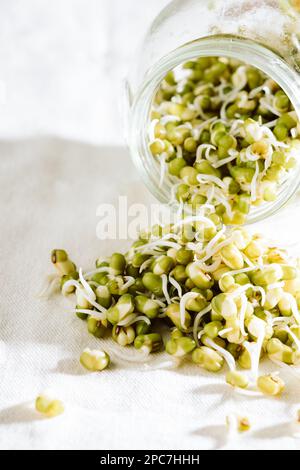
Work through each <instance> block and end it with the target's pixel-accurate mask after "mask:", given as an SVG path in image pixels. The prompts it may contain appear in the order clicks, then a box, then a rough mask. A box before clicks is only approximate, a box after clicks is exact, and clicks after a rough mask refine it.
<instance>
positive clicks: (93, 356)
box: [80, 348, 110, 372]
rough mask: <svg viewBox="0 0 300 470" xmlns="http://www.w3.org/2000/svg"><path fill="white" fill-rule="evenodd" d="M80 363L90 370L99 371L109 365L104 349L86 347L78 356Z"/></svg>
mask: <svg viewBox="0 0 300 470" xmlns="http://www.w3.org/2000/svg"><path fill="white" fill-rule="evenodd" d="M80 363H81V365H82V366H83V367H84V368H85V369H87V370H89V371H91V372H100V371H102V370H104V369H106V368H107V367H108V366H109V363H110V358H109V355H108V354H107V353H106V352H104V351H101V350H91V349H89V348H86V349H85V350H84V351H83V353H82V354H81V356H80Z"/></svg>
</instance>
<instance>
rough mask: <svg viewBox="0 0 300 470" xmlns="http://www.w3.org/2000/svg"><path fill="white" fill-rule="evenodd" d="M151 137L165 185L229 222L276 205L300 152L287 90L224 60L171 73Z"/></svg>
mask: <svg viewBox="0 0 300 470" xmlns="http://www.w3.org/2000/svg"><path fill="white" fill-rule="evenodd" d="M148 135H149V142H148V143H149V149H150V152H151V154H152V155H153V158H154V160H155V161H156V162H157V163H158V165H159V166H160V175H161V176H160V184H161V185H162V184H164V182H165V181H167V180H168V182H169V183H170V184H171V186H172V188H173V197H174V199H175V200H177V201H178V202H182V203H185V204H186V206H187V207H188V208H189V210H190V211H191V213H197V211H199V209H200V208H202V209H203V208H206V209H205V211H206V213H207V214H208V213H210V212H211V210H212V209H213V211H214V212H215V213H216V214H218V215H219V216H220V217H221V218H222V220H223V222H224V223H226V224H231V225H239V224H243V223H244V222H245V221H246V219H247V216H248V214H249V212H250V210H251V209H252V208H254V207H256V206H259V205H261V204H263V203H265V204H268V203H272V202H273V201H275V200H276V198H277V195H278V192H279V190H280V187H281V185H282V183H284V182H285V181H286V179H287V178H288V177H289V174H290V172H291V171H293V169H294V168H295V167H296V165H297V164H298V159H299V153H300V124H299V121H298V118H297V115H296V112H295V109H294V107H293V105H292V103H291V101H290V99H289V98H288V96H287V95H286V94H285V92H284V91H283V90H282V89H281V88H280V87H279V85H278V84H277V83H275V82H274V81H273V80H271V79H270V78H269V77H267V76H266V75H265V74H264V73H263V72H262V71H260V70H258V69H256V68H254V67H252V66H250V65H245V64H243V63H242V62H239V61H237V60H233V59H230V58H226V57H205V58H203V57H201V58H198V59H194V60H191V61H189V62H187V63H185V64H182V65H180V66H178V67H177V68H176V69H174V70H172V71H170V72H169V73H168V74H167V76H166V77H165V79H164V80H162V82H161V84H160V86H159V89H158V91H157V93H156V95H155V97H154V100H153V103H152V107H151V114H150V123H149V132H148ZM231 249H233V250H234V248H233V247H228V248H226V250H224V254H223V255H224V256H225V257H226V256H228V255H229V256H230V251H231ZM232 262H233V264H234V265H236V266H239V265H240V264H241V263H242V260H241V259H240V258H239V256H238V255H237V257H235V256H233V257H232ZM183 264H185V263H183ZM236 269H239V268H238V267H237V268H236ZM157 272H159V268H158V270H157ZM196 285H197V284H196Z"/></svg>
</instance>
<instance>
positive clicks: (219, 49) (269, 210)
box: [130, 36, 300, 223]
mask: <svg viewBox="0 0 300 470" xmlns="http://www.w3.org/2000/svg"><path fill="white" fill-rule="evenodd" d="M207 57H216V58H220V57H226V58H230V59H234V60H238V61H241V62H243V63H244V64H246V65H249V66H252V67H255V68H256V69H258V70H260V71H261V72H263V73H264V74H265V75H267V76H268V77H270V78H271V79H272V80H274V81H275V82H276V83H277V84H278V85H279V87H280V88H281V89H282V90H283V91H284V93H285V94H286V95H287V96H288V98H289V99H290V101H291V103H292V105H293V107H294V109H295V111H296V113H297V115H298V117H300V87H299V83H298V82H299V77H298V76H297V75H296V73H295V72H294V71H293V70H292V69H291V68H290V67H289V66H288V65H287V64H286V62H285V61H284V60H283V59H281V58H280V57H279V56H278V55H276V54H275V53H274V52H272V51H271V50H269V49H267V48H266V47H264V46H261V45H260V44H258V43H255V42H252V41H249V40H245V39H241V38H237V37H231V36H214V37H210V38H205V39H200V40H197V41H193V42H191V43H188V44H186V45H184V46H182V47H180V48H179V49H177V50H175V51H173V52H172V53H170V54H168V55H167V56H166V57H164V58H163V59H161V60H160V61H159V63H158V64H156V66H154V67H153V68H152V69H151V70H150V71H148V73H147V76H146V77H145V82H144V85H143V88H142V89H141V90H140V92H139V93H138V95H137V96H136V97H135V100H134V103H133V106H132V114H131V135H130V140H131V142H130V144H131V145H130V146H131V151H132V156H133V159H134V162H135V164H136V166H137V167H138V169H139V171H140V173H141V175H142V177H143V179H144V181H145V183H146V185H147V186H148V188H149V189H150V191H151V192H152V193H153V194H154V195H155V196H156V197H157V199H158V200H159V201H160V202H162V203H169V202H170V200H172V190H174V184H173V183H172V182H171V181H168V180H167V179H166V181H165V182H164V184H163V185H162V186H160V185H159V180H160V169H159V167H158V165H157V164H156V162H155V161H154V158H153V155H152V154H151V152H150V150H149V140H148V130H149V124H150V112H151V106H152V103H153V98H154V96H155V94H156V92H157V90H158V88H159V86H160V84H161V83H162V80H163V79H164V78H165V77H166V75H167V73H168V72H169V71H170V70H173V69H175V68H176V67H178V66H180V65H181V64H183V63H186V62H188V61H192V60H195V59H198V58H207ZM299 180H300V169H299V166H298V168H297V169H294V170H293V172H292V174H291V175H290V177H289V178H288V179H287V180H286V181H285V183H283V184H282V185H281V186H280V190H279V192H278V194H277V198H276V200H275V201H273V202H272V203H271V202H268V203H263V204H262V205H260V206H258V207H252V209H251V211H250V214H249V215H248V218H247V221H246V223H253V222H256V221H258V220H261V219H263V218H265V217H267V216H269V215H271V214H273V213H275V212H277V211H278V210H279V209H280V208H281V207H282V206H283V205H284V204H286V203H287V201H288V200H289V199H290V198H291V197H292V196H293V195H294V194H295V192H296V191H297V189H298V186H299ZM175 206H176V205H175Z"/></svg>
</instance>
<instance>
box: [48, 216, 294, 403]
mask: <svg viewBox="0 0 300 470" xmlns="http://www.w3.org/2000/svg"><path fill="white" fill-rule="evenodd" d="M52 262H53V264H54V265H55V267H56V268H57V271H58V277H59V279H60V285H61V291H62V294H63V295H71V294H74V313H76V314H77V316H78V317H79V318H80V319H81V320H84V321H86V323H87V329H88V331H89V333H91V334H92V335H94V336H95V337H96V338H104V337H107V336H111V337H112V339H113V340H114V341H115V342H116V343H117V344H118V345H119V346H122V347H125V348H126V347H128V346H134V348H136V349H137V350H139V354H140V355H141V357H142V358H143V361H145V360H146V358H147V357H148V355H150V353H156V352H158V351H161V350H164V349H165V350H166V351H167V353H168V354H170V355H171V356H173V357H174V358H176V361H178V360H181V359H184V358H190V359H191V361H193V362H194V363H195V364H197V365H198V366H199V367H201V368H203V369H205V370H207V371H209V372H219V371H221V370H222V369H223V368H224V369H226V368H225V364H226V367H227V369H226V381H227V383H228V384H230V385H231V386H233V387H237V388H239V389H249V390H248V392H247V393H252V392H254V393H263V394H266V395H270V396H278V395H280V394H281V392H282V391H283V389H284V383H283V381H282V380H281V379H280V378H279V377H278V375H276V374H271V375H260V373H259V364H260V360H261V358H262V357H263V356H268V357H269V358H270V359H271V360H272V361H274V362H275V363H276V364H277V365H279V366H280V365H281V366H283V367H285V366H287V365H290V366H293V365H298V364H299V363H300V314H299V307H300V269H299V265H298V263H297V261H296V260H293V259H291V258H290V257H289V255H288V253H287V252H286V251H285V250H283V249H280V248H278V247H276V246H274V245H273V244H270V243H269V242H268V241H267V240H265V239H264V238H263V237H262V236H261V235H251V234H250V233H248V231H246V230H245V229H244V228H240V227H235V228H231V229H226V228H225V227H224V226H223V224H222V221H221V218H220V217H219V216H218V215H216V214H212V215H210V216H209V217H206V216H204V215H198V216H196V217H185V218H183V219H181V220H180V221H179V222H176V223H175V224H173V225H170V226H159V225H157V226H154V227H153V228H152V229H151V231H149V232H142V233H140V237H139V238H138V239H137V240H136V241H135V242H134V243H133V244H132V246H131V248H130V249H129V251H128V252H127V253H126V254H121V253H115V254H113V255H112V256H110V257H109V258H107V259H105V260H103V259H98V260H96V265H95V268H94V269H92V270H91V271H90V272H85V273H83V272H82V270H81V269H79V270H77V268H76V266H75V264H74V263H73V262H72V261H71V260H70V259H69V257H68V255H67V253H66V252H65V251H64V250H54V251H53V253H52ZM162 326H163V328H162ZM162 331H164V335H163V336H162V334H161V333H162ZM166 331H167V332H168V333H167V335H166V334H165V333H166ZM96 360H97V361H98V362H99V360H100V362H101V364H100V363H99V364H98V362H97V364H96V366H95V361H96ZM81 362H82V363H83V364H84V366H85V367H87V368H89V369H90V370H102V369H104V368H105V367H107V366H108V364H109V356H108V355H107V354H105V353H104V352H101V355H100V356H99V354H98V355H97V357H96V356H95V354H94V355H92V357H91V351H90V350H86V351H85V357H84V361H83V358H81ZM87 362H88V364H87ZM250 389H252V392H251V390H250ZM245 393H246V392H245Z"/></svg>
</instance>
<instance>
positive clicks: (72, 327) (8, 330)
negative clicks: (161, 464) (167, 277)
mask: <svg viewBox="0 0 300 470" xmlns="http://www.w3.org/2000/svg"><path fill="white" fill-rule="evenodd" d="M0 155H1V158H0V227H1V230H0V250H1V256H0V259H1V268H0V283H1V294H0V299H1V308H0V363H1V368H0V448H1V449H15V448H20V449H161V450H163V449H216V448H237V449H239V448H241V449H248V448H251V449H253V448H254V449H299V442H300V441H298V440H297V439H295V438H293V437H292V434H291V429H290V423H291V422H292V420H293V419H294V416H295V414H296V411H297V409H298V408H299V404H300V389H299V380H298V381H297V380H291V379H290V377H289V376H286V375H285V373H284V372H283V377H284V378H285V379H287V380H288V386H287V390H286V392H285V393H284V394H283V396H282V398H281V399H268V398H256V397H245V396H243V395H239V394H236V393H235V392H233V391H232V389H231V388H230V387H229V386H228V385H226V384H225V383H224V373H223V372H222V373H220V374H217V375H214V374H210V373H208V372H205V371H203V370H202V369H200V368H198V367H197V366H193V365H190V364H184V365H182V366H181V367H180V368H179V369H176V370H172V369H169V370H159V369H157V367H158V366H159V362H160V359H159V357H157V358H155V360H154V363H153V364H152V363H151V364H150V366H149V367H148V369H147V368H144V367H143V365H142V364H137V365H134V364H128V363H125V362H123V361H120V360H114V361H113V363H112V366H111V367H110V368H109V369H107V370H105V371H103V372H101V373H96V374H91V373H88V372H86V371H84V370H83V369H82V368H81V366H80V364H79V356H80V354H81V352H82V350H83V349H84V348H85V347H87V346H88V347H90V348H94V347H99V346H100V347H104V349H105V348H106V347H107V348H111V347H112V345H111V343H110V342H108V343H106V342H103V341H102V340H96V339H95V338H93V337H92V336H90V335H89V334H88V333H87V328H86V324H85V323H84V322H82V321H80V320H79V319H78V318H77V317H76V316H75V315H74V314H73V313H72V312H71V309H72V303H70V302H69V301H68V300H66V299H64V298H62V297H61V296H54V297H53V298H52V299H50V300H49V301H41V300H39V299H37V296H36V294H37V292H38V291H39V288H40V285H41V282H42V280H43V279H44V277H45V275H47V274H49V273H51V272H53V268H52V266H51V263H50V260H49V254H50V251H51V250H52V249H53V248H55V247H56V248H60V247H62V248H66V249H67V251H68V252H69V254H70V256H71V258H72V259H74V261H75V262H76V263H77V265H78V266H82V267H83V268H84V269H88V268H90V267H93V262H94V260H95V258H96V257H98V256H105V255H107V254H109V253H111V252H112V251H114V250H116V249H122V250H124V249H125V248H126V246H127V243H126V242H124V241H114V242H109V241H105V242H101V241H99V240H98V239H97V237H96V225H97V222H98V219H97V217H96V209H97V207H98V205H99V204H100V203H103V202H105V203H109V202H111V203H114V204H116V203H117V198H118V196H119V195H128V197H129V200H130V201H135V202H143V203H146V204H150V203H151V202H152V198H151V196H150V195H149V193H148V192H147V190H146V189H145V187H144V186H143V185H142V184H141V183H140V181H139V177H138V175H137V173H136V171H135V170H134V168H133V166H132V163H131V160H130V157H129V155H128V153H127V151H126V150H125V149H122V148H117V147H115V148H113V147H107V148H104V147H102V148H101V147H94V146H91V145H88V144H81V143H76V142H71V141H67V140H60V139H54V138H53V139H51V138H48V139H46V138H41V139H31V140H19V141H15V142H9V141H6V142H1V144H0ZM297 214H298V212H297V207H296V206H295V203H294V205H293V206H292V205H290V206H289V207H287V209H286V210H284V211H282V212H281V213H280V214H278V215H277V216H275V217H273V218H271V219H268V220H267V221H265V222H264V224H262V225H260V226H259V228H260V229H261V230H262V231H264V232H265V233H267V234H269V235H270V236H273V238H276V239H278V240H279V241H281V242H284V243H285V244H288V245H290V246H291V245H293V244H294V243H295V242H297V241H298V238H299V237H298V231H299V218H298V217H297ZM255 228H257V227H255ZM274 234H275V235H276V237H274ZM294 248H295V247H294ZM165 359H166V358H165V356H164V355H163V357H162V360H163V361H165ZM266 367H268V366H266ZM272 370H273V369H272ZM49 387H50V388H51V389H53V391H54V392H55V393H56V395H57V397H58V398H60V399H62V400H63V401H64V403H65V405H66V411H65V413H64V414H63V415H61V416H59V417H57V418H54V419H50V420H47V419H43V418H41V417H40V416H38V415H37V414H36V412H35V411H34V408H33V403H34V399H35V397H36V396H37V395H38V394H39V392H40V391H43V390H44V389H47V388H49ZM232 412H237V413H239V414H241V415H245V416H248V417H249V418H250V420H251V421H252V429H251V431H250V432H249V433H245V434H243V435H241V436H238V438H236V439H233V440H231V441H227V438H226V436H227V434H226V428H225V417H226V415H228V414H230V413H232Z"/></svg>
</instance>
